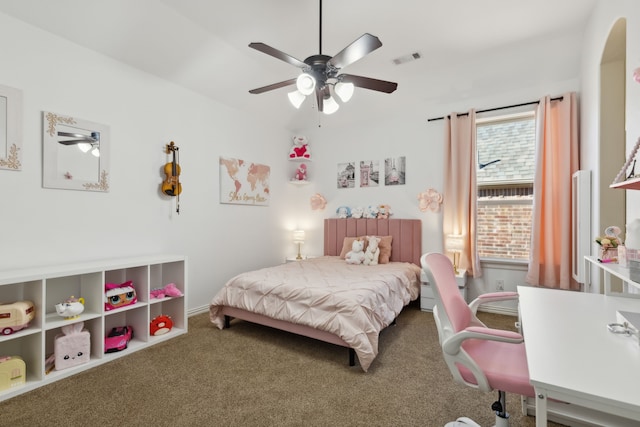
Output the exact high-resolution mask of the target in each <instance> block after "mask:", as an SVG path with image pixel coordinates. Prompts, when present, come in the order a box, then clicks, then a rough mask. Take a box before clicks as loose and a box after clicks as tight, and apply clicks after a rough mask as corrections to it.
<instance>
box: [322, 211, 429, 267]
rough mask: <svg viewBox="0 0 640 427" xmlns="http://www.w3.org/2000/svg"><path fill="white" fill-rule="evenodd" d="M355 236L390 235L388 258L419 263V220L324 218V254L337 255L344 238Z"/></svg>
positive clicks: (420, 223)
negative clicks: (389, 253)
mask: <svg viewBox="0 0 640 427" xmlns="http://www.w3.org/2000/svg"><path fill="white" fill-rule="evenodd" d="M358 236H393V240H392V241H391V261H401V262H412V263H414V264H415V265H417V266H420V257H421V256H422V221H420V220H419V219H365V218H360V219H354V218H347V219H343V218H327V219H325V220H324V255H331V256H338V255H340V251H342V244H343V241H344V238H345V237H358Z"/></svg>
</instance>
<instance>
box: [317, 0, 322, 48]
mask: <svg viewBox="0 0 640 427" xmlns="http://www.w3.org/2000/svg"><path fill="white" fill-rule="evenodd" d="M319 15H320V23H319V24H318V25H319V33H320V37H319V39H320V41H319V42H318V43H319V45H320V46H318V55H322V0H320V13H319Z"/></svg>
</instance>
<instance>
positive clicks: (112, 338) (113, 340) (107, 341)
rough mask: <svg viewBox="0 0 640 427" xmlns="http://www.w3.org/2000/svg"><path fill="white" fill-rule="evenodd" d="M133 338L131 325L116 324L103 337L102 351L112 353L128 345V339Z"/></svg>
mask: <svg viewBox="0 0 640 427" xmlns="http://www.w3.org/2000/svg"><path fill="white" fill-rule="evenodd" d="M132 339H133V327H132V326H116V327H115V328H111V331H110V332H109V334H108V335H107V336H106V337H104V352H105V353H114V352H116V351H122V350H124V349H126V348H127V347H128V346H129V341H131V340H132Z"/></svg>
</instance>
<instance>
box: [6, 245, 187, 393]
mask: <svg viewBox="0 0 640 427" xmlns="http://www.w3.org/2000/svg"><path fill="white" fill-rule="evenodd" d="M127 280H132V281H133V285H134V287H135V289H136V295H137V298H138V302H137V303H136V304H132V305H129V306H125V307H122V308H119V309H114V310H110V311H105V310H104V285H105V283H124V282H125V281H127ZM169 283H175V285H176V287H177V288H178V289H180V291H181V292H182V294H183V296H181V297H173V298H162V299H157V300H156V299H151V298H150V291H151V290H152V289H155V288H162V287H164V286H166V285H167V284H169ZM186 291H187V260H186V257H184V256H180V255H157V256H149V257H140V258H133V259H132V258H126V259H112V260H104V261H95V262H87V263H79V264H69V265H57V266H50V267H42V268H26V269H21V270H12V271H0V302H5V303H10V302H14V301H21V300H29V301H32V302H33V303H34V305H35V312H36V314H35V318H34V319H33V320H32V321H31V322H30V323H29V326H28V327H27V328H26V329H22V330H20V331H17V332H14V333H12V334H9V335H0V356H19V357H21V358H22V359H23V360H24V362H25V364H26V381H25V384H22V385H17V386H14V387H10V388H9V389H7V390H2V391H0V401H3V400H6V399H9V398H12V397H15V396H18V395H20V394H22V393H26V392H28V391H31V390H33V389H36V388H38V387H42V386H44V385H47V384H49V383H51V382H53V381H56V380H59V379H62V378H66V377H69V376H71V375H74V374H77V373H79V372H82V371H85V370H87V369H91V368H92V367H95V366H98V365H101V364H104V363H106V362H109V361H111V360H115V359H117V358H119V357H123V356H126V355H127V354H130V353H132V352H134V351H138V350H142V349H144V348H147V347H149V346H151V345H154V344H157V343H160V342H163V341H166V340H168V339H171V338H175V337H177V336H178V335H182V334H185V333H186V332H187V325H188V323H187V310H186ZM71 295H74V296H76V297H78V298H79V297H82V298H84V300H85V308H84V312H83V313H82V314H81V315H80V317H78V318H76V319H64V318H62V317H60V316H58V314H57V313H56V309H55V305H56V304H58V303H60V302H62V301H64V300H65V299H66V298H69V297H70V296H71ZM161 314H163V315H168V316H170V317H171V320H172V321H173V328H172V329H171V330H170V331H169V332H167V333H165V334H163V335H158V336H152V335H151V334H150V332H149V325H150V322H151V320H152V319H154V318H155V317H157V316H159V315H161ZM77 322H84V328H85V329H87V330H88V331H89V333H90V335H91V352H90V353H91V360H90V361H89V362H87V363H84V364H82V365H78V366H75V367H71V368H67V369H63V370H60V371H56V370H53V371H51V372H47V368H46V366H45V359H46V358H47V357H48V356H49V355H50V354H52V353H53V348H54V340H55V336H56V335H58V334H60V333H61V328H62V326H64V325H69V324H73V323H77ZM116 326H131V327H132V328H133V331H134V338H133V340H131V341H130V342H129V345H128V348H126V349H124V350H121V351H118V352H114V353H106V354H105V352H104V338H105V337H106V336H107V334H108V333H109V332H110V331H111V328H113V327H116Z"/></svg>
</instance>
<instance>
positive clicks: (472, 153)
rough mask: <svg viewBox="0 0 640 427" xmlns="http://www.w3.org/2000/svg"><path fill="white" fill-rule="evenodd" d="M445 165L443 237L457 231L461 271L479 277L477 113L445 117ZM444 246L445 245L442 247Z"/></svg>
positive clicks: (471, 112)
mask: <svg viewBox="0 0 640 427" xmlns="http://www.w3.org/2000/svg"><path fill="white" fill-rule="evenodd" d="M444 123H445V132H444V133H445V167H444V182H445V185H444V194H443V196H444V197H443V198H444V200H443V204H442V212H443V222H442V229H443V239H444V242H446V240H447V236H449V235H452V234H453V235H460V236H462V240H463V242H464V244H463V247H462V253H461V254H460V265H459V266H458V267H459V270H460V271H465V270H466V271H467V273H468V274H469V276H470V277H480V276H481V275H482V269H481V268H480V258H479V257H478V251H477V248H476V246H477V245H476V229H477V211H478V201H477V193H478V191H477V188H476V169H477V166H476V113H475V110H470V111H469V114H468V115H460V116H458V115H457V114H456V113H452V114H451V115H450V116H448V117H445V118H444ZM446 250H447V248H446V246H445V251H446Z"/></svg>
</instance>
